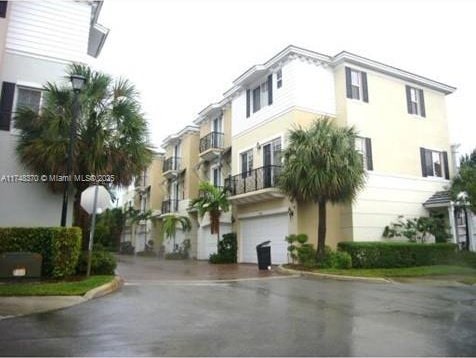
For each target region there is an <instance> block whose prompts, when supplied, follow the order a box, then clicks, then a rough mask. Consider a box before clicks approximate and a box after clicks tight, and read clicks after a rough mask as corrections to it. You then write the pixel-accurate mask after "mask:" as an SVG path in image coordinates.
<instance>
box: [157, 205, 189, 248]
mask: <svg viewBox="0 0 476 358" xmlns="http://www.w3.org/2000/svg"><path fill="white" fill-rule="evenodd" d="M177 227H178V228H179V229H180V230H182V231H183V232H186V231H190V230H191V229H192V223H191V221H190V219H189V218H188V217H186V216H182V215H175V214H171V215H167V216H166V217H165V218H164V220H163V222H162V233H163V234H164V235H165V237H166V238H169V239H170V238H173V240H174V241H173V243H174V252H175V251H176V245H175V235H176V234H177Z"/></svg>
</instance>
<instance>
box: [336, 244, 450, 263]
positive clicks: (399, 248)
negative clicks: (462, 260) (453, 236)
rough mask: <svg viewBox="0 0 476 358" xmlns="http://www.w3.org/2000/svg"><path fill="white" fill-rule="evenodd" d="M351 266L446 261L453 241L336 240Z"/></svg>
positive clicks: (448, 258)
mask: <svg viewBox="0 0 476 358" xmlns="http://www.w3.org/2000/svg"><path fill="white" fill-rule="evenodd" d="M337 247H338V249H339V250H340V251H345V252H347V253H348V254H349V255H350V256H351V259H352V266H353V267H354V268H392V267H412V266H427V265H435V264H441V263H447V262H448V260H450V259H451V258H452V257H453V256H454V254H455V252H456V249H457V247H456V245H454V244H442V243H438V244H418V243H412V242H339V243H338V244H337Z"/></svg>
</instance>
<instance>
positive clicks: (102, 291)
mask: <svg viewBox="0 0 476 358" xmlns="http://www.w3.org/2000/svg"><path fill="white" fill-rule="evenodd" d="M123 284H124V280H123V279H122V278H121V277H120V276H115V277H114V279H113V280H112V281H111V282H108V283H105V284H104V285H102V286H99V287H96V288H93V289H92V290H89V291H88V292H86V293H85V294H84V295H83V296H82V297H83V298H84V299H86V300H92V299H95V298H99V297H102V296H106V295H108V294H110V293H112V292H114V291H117V290H118V289H119V288H121V287H122V285H123Z"/></svg>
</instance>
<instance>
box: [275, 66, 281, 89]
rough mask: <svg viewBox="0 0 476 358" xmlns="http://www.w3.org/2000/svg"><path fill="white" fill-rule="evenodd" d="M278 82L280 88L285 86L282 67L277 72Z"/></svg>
mask: <svg viewBox="0 0 476 358" xmlns="http://www.w3.org/2000/svg"><path fill="white" fill-rule="evenodd" d="M276 84H277V87H278V88H281V87H283V71H282V70H281V69H279V70H278V72H276Z"/></svg>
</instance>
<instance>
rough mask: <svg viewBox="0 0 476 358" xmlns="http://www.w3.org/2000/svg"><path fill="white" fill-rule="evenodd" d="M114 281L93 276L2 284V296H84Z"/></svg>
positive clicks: (109, 278)
mask: <svg viewBox="0 0 476 358" xmlns="http://www.w3.org/2000/svg"><path fill="white" fill-rule="evenodd" d="M113 279H114V276H112V275H103V276H100V275H98V276H91V277H89V278H84V279H78V278H75V279H74V281H60V282H51V281H45V282H31V283H4V284H0V296H82V295H84V294H85V293H86V292H88V291H89V290H92V289H93V288H96V287H99V286H102V285H104V284H106V283H109V282H111V281H112V280H113Z"/></svg>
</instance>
